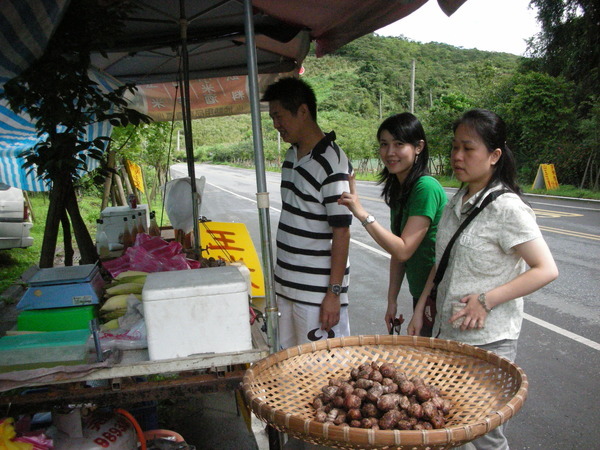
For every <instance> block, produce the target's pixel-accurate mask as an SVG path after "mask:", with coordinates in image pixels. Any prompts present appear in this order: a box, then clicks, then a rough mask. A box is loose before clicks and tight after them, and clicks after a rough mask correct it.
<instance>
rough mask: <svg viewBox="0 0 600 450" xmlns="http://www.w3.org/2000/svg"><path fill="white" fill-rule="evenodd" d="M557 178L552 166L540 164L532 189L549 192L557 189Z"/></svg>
mask: <svg viewBox="0 0 600 450" xmlns="http://www.w3.org/2000/svg"><path fill="white" fill-rule="evenodd" d="M558 187H559V186H558V178H557V177H556V170H555V169H554V164H540V167H539V168H538V171H537V174H536V176H535V180H534V181H533V186H532V189H547V190H549V191H551V190H553V189H558Z"/></svg>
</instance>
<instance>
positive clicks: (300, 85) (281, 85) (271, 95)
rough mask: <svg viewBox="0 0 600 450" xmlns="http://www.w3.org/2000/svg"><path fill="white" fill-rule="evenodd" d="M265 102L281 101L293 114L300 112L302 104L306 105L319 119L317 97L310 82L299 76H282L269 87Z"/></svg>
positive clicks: (314, 116) (313, 115) (263, 98)
mask: <svg viewBox="0 0 600 450" xmlns="http://www.w3.org/2000/svg"><path fill="white" fill-rule="evenodd" d="M261 100H262V101H263V102H272V101H279V102H280V103H281V105H282V106H283V107H284V108H285V109H287V110H288V111H290V112H291V113H292V114H294V115H295V114H296V113H297V112H298V108H300V105H303V104H304V105H306V106H307V107H308V111H309V112H310V115H311V117H312V118H313V120H314V121H315V122H316V121H317V97H316V96H315V92H314V91H313V89H312V88H311V87H310V85H309V84H308V83H306V82H305V81H303V80H299V79H298V78H293V77H287V78H282V79H280V80H278V81H276V82H275V83H273V84H271V85H270V86H269V87H267V90H266V91H265V94H264V95H263V97H262V99H261Z"/></svg>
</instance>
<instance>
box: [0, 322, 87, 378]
mask: <svg viewBox="0 0 600 450" xmlns="http://www.w3.org/2000/svg"><path fill="white" fill-rule="evenodd" d="M90 334H91V333H90V331H89V330H87V329H85V330H69V331H50V332H47V333H32V334H22V335H16V336H3V337H1V338H0V372H9V371H15V370H26V369H37V368H40V367H54V366H60V365H73V364H85V363H86V362H87V354H88V351H87V346H86V344H87V340H88V338H89V336H90Z"/></svg>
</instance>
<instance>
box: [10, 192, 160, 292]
mask: <svg viewBox="0 0 600 450" xmlns="http://www.w3.org/2000/svg"><path fill="white" fill-rule="evenodd" d="M28 196H29V200H30V202H31V207H32V210H33V217H32V220H33V227H32V228H31V231H30V236H32V237H33V245H32V246H31V247H29V248H13V249H9V250H0V301H8V300H9V299H7V298H3V295H2V293H3V292H5V291H6V289H8V287H10V286H11V285H13V284H15V283H18V282H19V280H20V278H21V275H22V274H23V273H24V272H25V271H26V270H27V269H29V268H30V267H31V266H37V265H38V264H39V262H40V254H41V251H42V241H43V240H44V227H45V225H46V216H47V213H48V205H49V199H48V194H47V193H42V192H35V193H29V194H28ZM78 203H79V211H80V213H81V217H82V218H83V220H84V222H85V223H86V224H87V227H88V230H89V232H90V236H91V237H92V239H93V240H94V241H95V240H96V219H99V218H100V207H101V205H102V204H101V198H100V197H99V196H98V195H93V194H83V195H79V196H78ZM152 206H153V208H152V209H154V210H155V211H156V212H157V217H160V213H159V211H160V209H161V208H162V205H161V200H160V199H159V200H158V201H157V202H155V203H154V204H153V205H152ZM165 219H166V221H167V222H166V223H165V224H164V225H168V224H169V223H168V218H167V217H166V214H165ZM73 247H77V243H76V242H75V238H74V237H73ZM63 255H64V240H63V233H62V227H61V228H59V232H58V239H57V243H56V256H63Z"/></svg>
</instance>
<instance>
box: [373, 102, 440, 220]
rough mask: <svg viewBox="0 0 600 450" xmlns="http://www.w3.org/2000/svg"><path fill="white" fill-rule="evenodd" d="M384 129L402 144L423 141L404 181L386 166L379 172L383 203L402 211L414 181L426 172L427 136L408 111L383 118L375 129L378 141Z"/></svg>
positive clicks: (416, 143) (417, 120) (427, 160)
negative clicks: (421, 148)
mask: <svg viewBox="0 0 600 450" xmlns="http://www.w3.org/2000/svg"><path fill="white" fill-rule="evenodd" d="M384 130H387V131H388V132H389V133H390V134H391V135H392V136H393V137H394V139H397V140H398V141H400V142H401V143H404V144H411V145H414V146H415V147H416V146H418V145H419V142H420V141H423V143H424V144H423V150H421V153H419V155H418V157H417V159H416V161H415V164H414V165H413V167H412V168H411V170H410V172H409V174H408V176H407V177H406V179H405V180H404V183H400V181H399V180H398V177H397V176H396V175H394V174H390V172H389V171H388V169H387V167H384V168H383V169H382V170H381V172H379V176H378V180H379V181H378V184H383V190H382V191H381V196H382V197H383V199H384V201H385V203H386V204H387V205H388V206H389V207H392V206H394V207H397V208H398V210H399V211H402V208H403V207H404V205H405V204H406V202H407V200H408V196H409V195H410V191H411V189H412V187H413V186H414V184H415V182H416V181H417V180H418V179H419V178H420V177H422V176H423V175H427V173H428V168H427V166H428V163H429V148H428V146H427V138H426V137H425V130H423V125H421V122H419V119H417V118H416V117H415V116H414V115H413V114H411V113H408V112H405V113H401V114H395V115H393V116H390V117H388V118H387V119H385V120H384V121H383V122H382V123H381V125H380V126H379V129H378V130H377V141H378V142H379V139H380V137H381V133H382V132H383V131H384ZM398 225H399V224H398ZM392 229H394V227H392Z"/></svg>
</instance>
